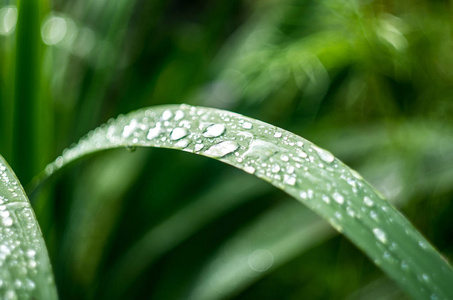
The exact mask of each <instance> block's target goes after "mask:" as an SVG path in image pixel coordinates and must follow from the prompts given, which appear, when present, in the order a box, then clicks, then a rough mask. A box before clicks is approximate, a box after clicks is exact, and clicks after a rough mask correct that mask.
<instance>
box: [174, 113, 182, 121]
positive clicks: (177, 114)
mask: <svg viewBox="0 0 453 300" xmlns="http://www.w3.org/2000/svg"><path fill="white" fill-rule="evenodd" d="M182 118H184V112H183V111H182V110H178V111H177V112H176V113H175V120H176V121H178V120H181V119H182Z"/></svg>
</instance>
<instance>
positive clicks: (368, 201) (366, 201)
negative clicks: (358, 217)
mask: <svg viewBox="0 0 453 300" xmlns="http://www.w3.org/2000/svg"><path fill="white" fill-rule="evenodd" d="M363 202H364V203H365V205H366V206H369V207H372V206H373V205H374V202H373V200H371V199H370V198H369V197H367V196H365V198H363Z"/></svg>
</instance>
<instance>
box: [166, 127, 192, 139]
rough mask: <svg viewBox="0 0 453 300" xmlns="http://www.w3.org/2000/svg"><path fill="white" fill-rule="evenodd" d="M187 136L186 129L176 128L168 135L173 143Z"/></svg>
mask: <svg viewBox="0 0 453 300" xmlns="http://www.w3.org/2000/svg"><path fill="white" fill-rule="evenodd" d="M188 134H189V131H188V130H187V129H186V128H183V127H177V128H175V129H173V131H172V132H171V135H170V139H171V140H173V141H177V140H180V139H182V138H183V137H185V136H186V135H188Z"/></svg>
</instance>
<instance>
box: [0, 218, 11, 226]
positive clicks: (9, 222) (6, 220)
mask: <svg viewBox="0 0 453 300" xmlns="http://www.w3.org/2000/svg"><path fill="white" fill-rule="evenodd" d="M2 223H3V225H5V226H7V227H9V226H11V225H13V219H11V218H10V217H6V218H3V219H2Z"/></svg>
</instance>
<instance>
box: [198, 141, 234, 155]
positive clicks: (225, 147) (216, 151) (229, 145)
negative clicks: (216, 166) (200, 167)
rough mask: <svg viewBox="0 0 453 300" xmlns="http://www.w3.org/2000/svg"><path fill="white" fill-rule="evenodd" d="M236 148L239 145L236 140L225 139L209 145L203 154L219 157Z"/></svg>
mask: <svg viewBox="0 0 453 300" xmlns="http://www.w3.org/2000/svg"><path fill="white" fill-rule="evenodd" d="M238 148H239V145H238V144H237V143H236V142H233V141H225V142H221V143H218V144H216V145H214V146H211V147H210V148H209V149H208V150H206V151H205V152H204V154H206V155H207V156H211V157H217V158H220V157H224V156H225V155H227V154H230V153H232V152H234V151H236V150H237V149H238Z"/></svg>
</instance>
